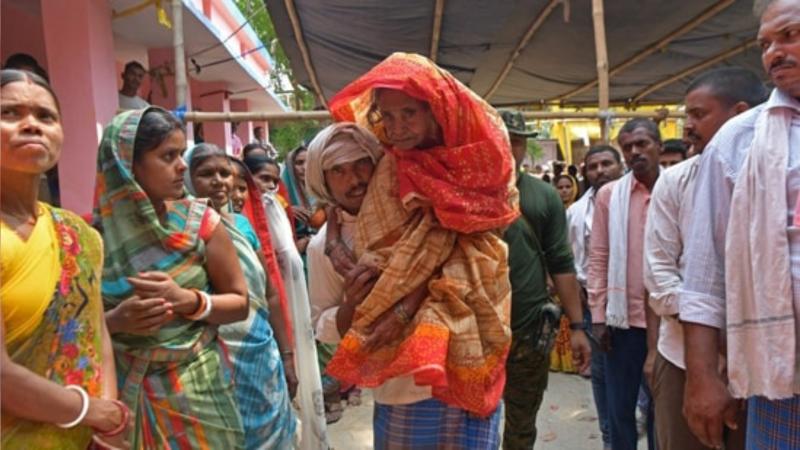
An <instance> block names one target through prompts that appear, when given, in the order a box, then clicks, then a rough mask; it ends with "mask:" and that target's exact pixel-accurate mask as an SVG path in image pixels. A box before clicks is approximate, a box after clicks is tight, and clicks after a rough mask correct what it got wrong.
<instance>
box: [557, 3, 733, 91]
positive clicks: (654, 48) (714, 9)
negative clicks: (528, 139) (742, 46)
mask: <svg viewBox="0 0 800 450" xmlns="http://www.w3.org/2000/svg"><path fill="white" fill-rule="evenodd" d="M734 3H735V0H720V1H718V2H717V3H715V4H713V5H711V6H710V7H709V8H707V9H706V10H705V11H703V12H702V13H700V14H699V15H697V16H695V17H694V18H693V19H692V20H690V21H688V22H686V23H685V24H683V25H681V26H680V27H678V28H677V29H675V30H673V31H672V32H670V33H668V34H667V35H666V36H664V37H663V38H661V39H659V40H658V42H656V43H654V44H652V45H650V46H648V47H647V48H645V49H643V50H642V51H640V52H638V53H636V54H635V55H633V56H631V57H630V58H628V59H627V60H625V61H623V62H622V63H620V64H619V65H617V66H615V67H614V68H613V69H611V70H610V71H609V73H608V76H609V77H613V76H615V75H617V74H619V73H620V72H622V71H623V70H625V69H627V68H629V67H631V66H633V65H635V64H637V63H639V62H640V61H642V60H643V59H645V58H647V57H648V56H650V55H652V54H653V53H656V52H658V51H661V50H663V49H664V48H666V47H667V46H668V45H669V44H670V43H671V42H672V41H674V40H675V39H677V38H679V37H681V36H683V35H684V34H686V33H688V32H690V31H692V30H693V29H695V28H696V27H697V26H699V25H700V24H702V23H704V22H705V21H707V20H708V19H710V18H712V17H714V16H715V15H717V14H719V13H720V12H721V11H722V10H724V9H726V8H727V7H729V6H731V5H732V4H734ZM597 83H598V80H596V79H595V80H592V81H589V82H587V83H584V84H582V85H580V86H578V87H577V88H575V89H573V90H571V91H569V92H567V93H566V94H562V95H560V96H558V97H555V98H554V99H553V100H554V101H563V100H565V99H568V98H570V97H573V96H575V95H577V94H580V93H581V92H584V91H586V90H587V89H591V88H593V87H594V86H596V85H597Z"/></svg>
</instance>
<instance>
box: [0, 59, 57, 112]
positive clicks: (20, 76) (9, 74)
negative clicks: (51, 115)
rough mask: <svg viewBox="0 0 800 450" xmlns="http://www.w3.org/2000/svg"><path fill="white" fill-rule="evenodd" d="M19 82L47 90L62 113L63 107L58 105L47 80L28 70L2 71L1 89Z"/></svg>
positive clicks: (0, 78) (0, 77)
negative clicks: (29, 83)
mask: <svg viewBox="0 0 800 450" xmlns="http://www.w3.org/2000/svg"><path fill="white" fill-rule="evenodd" d="M18 81H24V82H31V83H33V84H35V85H37V86H39V87H40V88H42V89H44V90H46V91H47V92H48V93H49V94H50V96H51V97H53V101H54V102H55V104H56V109H58V112H59V113H60V112H61V105H60V104H59V103H58V97H57V96H56V93H55V92H54V91H53V88H52V87H50V83H48V82H47V80H46V79H44V78H42V77H41V76H39V75H37V74H35V73H33V72H28V71H27V70H19V69H3V70H2V71H0V87H3V86H5V85H7V84H10V83H16V82H18Z"/></svg>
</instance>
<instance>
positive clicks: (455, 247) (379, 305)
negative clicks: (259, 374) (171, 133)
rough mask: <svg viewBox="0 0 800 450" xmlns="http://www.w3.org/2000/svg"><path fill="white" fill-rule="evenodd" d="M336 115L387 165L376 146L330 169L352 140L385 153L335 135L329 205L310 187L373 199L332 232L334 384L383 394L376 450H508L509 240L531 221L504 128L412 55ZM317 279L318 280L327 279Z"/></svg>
mask: <svg viewBox="0 0 800 450" xmlns="http://www.w3.org/2000/svg"><path fill="white" fill-rule="evenodd" d="M330 109H331V113H332V115H333V117H334V119H335V121H336V122H355V123H358V124H359V125H360V126H361V127H363V128H365V129H366V130H369V131H371V132H372V133H373V134H374V135H375V136H376V137H377V139H378V140H379V141H380V143H381V144H382V147H383V148H384V151H385V155H384V156H383V157H382V158H380V159H379V160H378V158H379V152H378V150H377V149H375V148H374V147H375V144H372V146H369V145H366V148H371V149H372V150H370V151H367V152H366V153H364V151H363V150H362V154H364V158H360V159H356V160H353V157H352V156H348V157H345V158H339V157H336V156H330V155H328V156H327V157H326V155H325V150H324V149H325V148H328V147H332V148H333V149H335V148H339V149H340V150H341V149H342V148H343V147H346V144H345V143H344V141H340V140H339V139H345V138H347V136H348V135H349V136H350V138H349V139H351V140H353V141H355V142H359V141H360V142H362V143H363V142H370V140H372V141H373V142H374V138H370V137H365V136H364V135H365V134H366V135H367V136H368V133H366V132H365V131H360V130H361V129H360V128H352V130H353V131H350V132H345V133H342V134H344V137H339V136H338V134H340V133H338V132H332V131H329V132H328V133H327V136H326V133H325V132H323V133H321V136H319V137H317V139H315V143H314V144H312V147H314V150H313V151H312V150H309V153H310V154H309V163H308V167H307V169H308V170H313V171H315V173H316V178H314V175H312V174H311V173H310V171H309V173H307V177H306V180H307V185H308V187H309V188H310V189H312V190H313V191H314V192H315V193H318V194H321V193H322V192H321V190H322V189H321V188H320V186H319V185H318V184H317V185H316V186H315V184H314V182H312V181H311V180H314V179H316V180H317V181H319V180H320V173H319V172H320V171H321V172H322V176H321V179H322V180H324V182H325V186H326V187H327V188H328V189H330V190H331V191H334V190H335V186H336V184H335V183H336V180H337V179H339V178H344V179H345V180H347V179H348V177H350V179H351V180H352V177H356V178H358V179H359V182H358V183H356V185H351V189H349V191H346V192H345V197H346V198H345V200H348V201H352V202H353V203H355V201H356V200H357V199H358V197H360V196H363V202H362V203H361V205H360V208H357V210H354V209H353V207H352V206H350V207H349V208H348V207H346V206H348V205H346V204H345V205H341V204H340V205H339V206H340V211H339V212H338V213H337V214H335V215H334V217H329V221H328V225H327V232H326V243H325V245H324V246H323V247H325V248H326V249H327V250H328V251H327V253H328V254H330V255H331V258H330V261H329V262H330V263H331V264H332V265H333V267H334V268H335V270H336V271H337V272H338V276H340V277H342V279H343V280H344V286H347V289H345V292H344V295H343V296H342V298H340V299H338V303H337V304H333V302H331V305H330V307H331V308H333V307H335V311H333V310H331V308H326V307H325V306H327V305H322V306H323V307H322V308H319V307H320V305H319V304H318V303H317V299H315V298H313V297H312V299H311V301H312V304H314V305H315V308H319V309H321V310H322V311H321V312H320V311H318V312H319V316H320V319H318V321H317V330H318V332H319V331H322V330H320V328H325V327H327V331H330V333H329V334H328V337H330V338H331V339H332V340H335V339H336V338H339V337H341V341H340V342H339V345H338V349H337V352H336V354H335V355H334V356H333V359H332V360H331V362H330V363H329V365H328V367H327V372H328V373H329V374H331V375H332V376H335V377H337V378H339V379H340V380H342V381H344V382H349V383H354V384H358V385H360V386H365V387H372V388H377V390H376V406H375V415H374V419H373V426H374V436H375V448H376V449H394V448H432V447H438V448H445V447H447V448H450V447H457V448H497V447H498V446H499V441H500V436H499V417H500V416H499V403H500V398H501V395H502V392H503V385H504V382H505V370H504V364H505V359H506V356H507V354H508V350H509V346H510V343H511V332H510V328H509V316H510V306H511V303H510V300H511V297H510V295H511V289H510V283H509V279H508V252H507V247H506V245H505V244H504V243H503V241H502V235H501V230H502V228H503V227H505V226H507V225H509V224H510V223H511V222H513V220H514V219H516V217H517V216H518V212H517V209H516V207H515V206H513V199H514V198H515V195H514V192H515V191H514V187H513V186H514V184H513V183H514V173H513V172H514V164H513V161H512V156H511V152H510V148H509V142H508V136H507V134H506V131H505V128H504V127H503V125H502V120H501V119H500V117H499V116H498V114H497V112H496V111H495V110H494V109H492V108H491V107H490V106H489V105H487V104H486V103H485V102H484V101H482V100H481V99H480V98H478V97H477V96H476V95H475V94H474V93H472V92H471V91H470V90H469V89H467V88H466V87H465V86H463V85H462V84H461V83H460V82H458V81H457V80H456V79H455V78H454V77H453V76H452V75H450V74H449V73H447V72H445V71H443V70H441V69H440V68H438V67H437V66H436V65H434V64H433V63H432V62H430V61H429V60H427V59H426V58H424V57H421V56H418V55H410V54H402V53H396V54H393V55H391V56H390V57H389V58H387V59H386V60H385V61H383V62H382V63H380V64H378V65H377V66H376V67H374V68H373V69H372V70H370V71H369V72H368V73H367V74H365V75H363V76H362V77H360V78H359V79H357V80H355V81H354V82H352V83H351V84H350V85H348V86H347V87H345V88H344V89H343V90H342V91H341V92H339V93H338V94H337V95H336V96H335V97H334V98H333V99H331V102H330ZM351 126H353V127H355V126H354V125H351ZM358 147H361V148H362V149H363V148H365V145H364V144H362V145H358ZM333 153H334V154H335V153H336V152H333ZM317 158H321V161H322V162H320V161H317ZM329 158H333V159H334V162H335V160H336V159H341V161H342V162H341V163H339V164H333V163H331V162H330V159H329ZM365 158H366V159H365ZM313 161H316V162H313ZM354 165H355V167H353V166H354ZM368 166H374V167H373V168H372V171H373V172H374V173H373V174H372V177H371V181H369V184H368V187H367V181H365V179H366V178H369V177H368V176H367V172H369V170H367V169H368V168H369V167H368ZM309 176H311V178H309ZM350 183H351V184H352V183H353V182H352V181H350ZM359 183H360V185H359ZM348 194H349V196H348ZM332 197H333V199H334V200H336V198H335V196H332ZM337 203H338V202H337ZM343 206H344V207H343ZM342 210H344V212H342ZM356 212H357V214H355V213H356ZM347 215H350V216H355V217H354V218H351V217H348V216H347ZM336 216H340V217H342V219H341V222H342V223H341V224H339V223H338V221H337V220H336ZM348 221H351V222H354V223H352V224H348ZM348 228H349V229H350V230H352V231H348ZM348 235H350V237H348ZM317 245H319V244H317ZM311 265H312V269H311V276H312V277H315V276H324V275H323V274H322V273H323V272H325V271H320V272H321V273H320V274H318V273H315V272H314V270H316V269H314V268H313V267H314V263H313V262H312V263H311ZM327 272H330V270H328V271H327ZM320 334H322V333H320ZM432 417H433V418H436V420H431V418H432Z"/></svg>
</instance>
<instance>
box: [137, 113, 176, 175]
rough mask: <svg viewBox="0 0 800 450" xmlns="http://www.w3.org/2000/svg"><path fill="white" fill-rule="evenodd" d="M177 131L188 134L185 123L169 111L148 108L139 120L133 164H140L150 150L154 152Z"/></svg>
mask: <svg viewBox="0 0 800 450" xmlns="http://www.w3.org/2000/svg"><path fill="white" fill-rule="evenodd" d="M175 130H180V131H183V132H184V133H185V132H186V129H185V128H184V127H183V123H181V121H180V120H178V119H177V118H176V117H175V116H173V115H172V113H170V112H169V111H167V110H165V109H161V108H148V109H147V111H146V112H145V113H144V115H143V116H142V118H141V120H139V127H138V128H137V130H136V138H135V139H134V141H133V162H138V161H139V160H140V159H141V157H142V156H143V155H144V154H145V153H146V152H147V151H149V150H152V149H154V148H156V147H158V146H159V145H161V143H162V142H164V141H165V140H166V139H167V137H168V136H169V135H170V134H171V133H172V132H173V131H175Z"/></svg>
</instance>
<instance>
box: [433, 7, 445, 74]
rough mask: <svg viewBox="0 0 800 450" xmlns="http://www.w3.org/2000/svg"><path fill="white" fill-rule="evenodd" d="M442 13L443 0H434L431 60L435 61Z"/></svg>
mask: <svg viewBox="0 0 800 450" xmlns="http://www.w3.org/2000/svg"><path fill="white" fill-rule="evenodd" d="M443 15H444V0H436V5H434V7H433V30H432V31H431V51H430V55H431V61H433V62H436V58H437V57H438V56H439V37H440V36H441V33H442V16H443Z"/></svg>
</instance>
